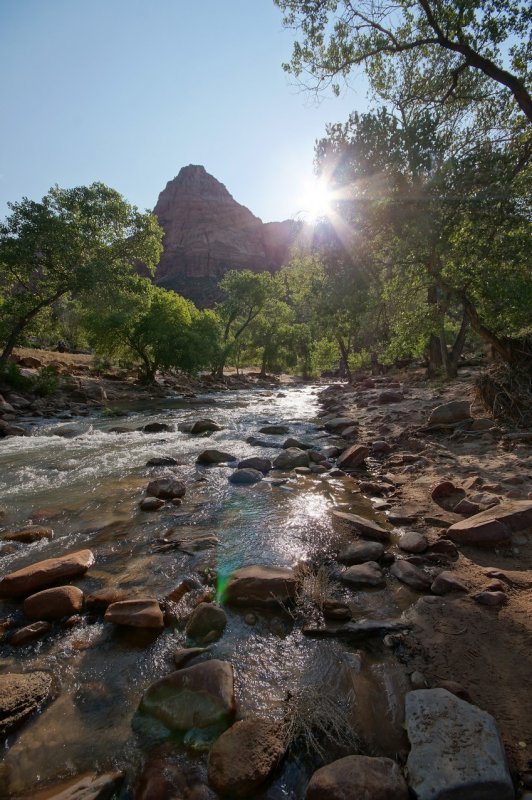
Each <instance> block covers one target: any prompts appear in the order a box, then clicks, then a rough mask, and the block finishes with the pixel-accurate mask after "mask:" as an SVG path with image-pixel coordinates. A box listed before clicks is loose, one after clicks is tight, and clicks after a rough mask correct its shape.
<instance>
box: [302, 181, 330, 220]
mask: <svg viewBox="0 0 532 800" xmlns="http://www.w3.org/2000/svg"><path fill="white" fill-rule="evenodd" d="M301 205H302V208H301V213H302V216H303V217H304V218H305V219H306V220H308V221H309V222H316V221H317V220H318V219H322V218H323V217H329V216H330V215H331V214H332V213H333V192H332V189H331V187H330V185H329V184H328V183H327V181H324V180H323V179H321V178H315V179H314V180H312V181H309V182H308V183H307V185H306V187H305V192H304V194H303V196H302V203H301Z"/></svg>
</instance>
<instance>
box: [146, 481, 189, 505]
mask: <svg viewBox="0 0 532 800" xmlns="http://www.w3.org/2000/svg"><path fill="white" fill-rule="evenodd" d="M186 490H187V489H186V486H185V484H184V483H183V481H178V480H177V478H173V477H167V478H156V479H155V480H154V481H150V483H149V484H148V486H147V487H146V494H147V495H148V496H149V497H158V498H159V499H160V500H172V499H173V498H174V497H183V496H184V494H185V492H186Z"/></svg>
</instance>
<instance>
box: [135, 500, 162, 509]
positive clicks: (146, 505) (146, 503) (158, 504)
mask: <svg viewBox="0 0 532 800" xmlns="http://www.w3.org/2000/svg"><path fill="white" fill-rule="evenodd" d="M164 504H165V501H164V500H161V499H160V498H159V497H143V498H142V500H141V501H140V503H139V508H140V510H141V511H159V509H160V508H162V507H163V506H164Z"/></svg>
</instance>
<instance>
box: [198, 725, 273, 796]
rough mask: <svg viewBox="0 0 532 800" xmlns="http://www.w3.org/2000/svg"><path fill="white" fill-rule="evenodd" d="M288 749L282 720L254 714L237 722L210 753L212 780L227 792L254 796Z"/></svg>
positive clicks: (217, 741)
mask: <svg viewBox="0 0 532 800" xmlns="http://www.w3.org/2000/svg"><path fill="white" fill-rule="evenodd" d="M284 751H285V744H284V742H283V739H282V736H281V732H280V729H279V724H278V723H276V722H272V721H270V720H265V719H258V718H250V719H244V720H240V721H239V722H235V724H234V725H232V726H231V727H230V728H229V729H228V730H227V731H225V733H222V735H221V736H220V737H219V738H218V739H217V740H216V742H215V743H214V745H213V747H212V748H211V751H210V753H209V766H208V774H209V783H210V784H211V786H213V787H214V788H215V789H216V791H217V792H219V793H220V794H221V795H223V796H229V797H232V798H235V800H237V799H238V800H239V799H240V798H245V797H253V796H254V793H255V791H256V790H257V789H258V788H259V786H260V785H261V784H262V783H264V781H265V780H266V779H267V778H268V776H269V775H270V774H271V772H272V771H273V769H274V768H275V767H276V765H277V764H278V762H279V761H280V760H281V758H282V756H283V753H284Z"/></svg>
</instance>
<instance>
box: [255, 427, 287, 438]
mask: <svg viewBox="0 0 532 800" xmlns="http://www.w3.org/2000/svg"><path fill="white" fill-rule="evenodd" d="M289 430H290V428H289V427H288V426H287V425H264V427H262V428H259V433H270V434H272V435H273V436H281V435H282V434H283V433H288V431H289Z"/></svg>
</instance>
